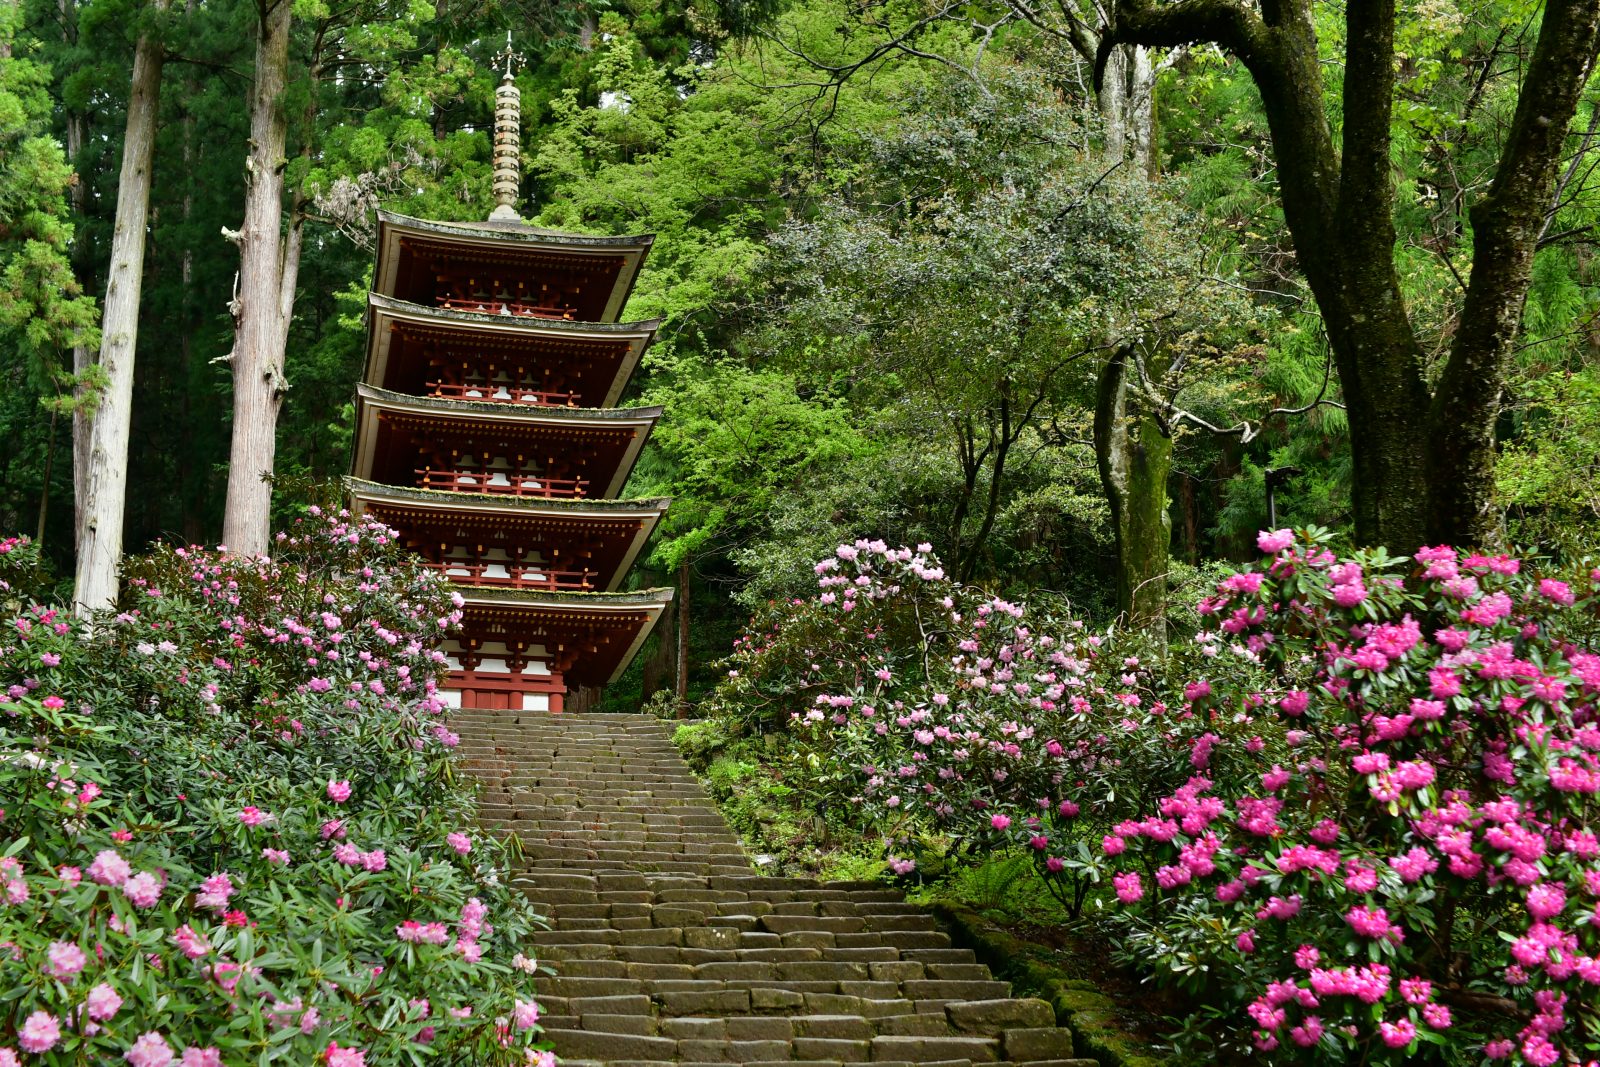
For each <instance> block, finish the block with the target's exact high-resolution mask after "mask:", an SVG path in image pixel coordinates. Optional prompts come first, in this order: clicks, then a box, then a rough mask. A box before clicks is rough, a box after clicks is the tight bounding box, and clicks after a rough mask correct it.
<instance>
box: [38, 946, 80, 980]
mask: <svg viewBox="0 0 1600 1067" xmlns="http://www.w3.org/2000/svg"><path fill="white" fill-rule="evenodd" d="M45 956H46V957H47V958H48V959H49V960H50V967H49V969H48V970H47V971H46V973H47V974H49V975H50V977H51V978H56V979H66V980H69V981H70V980H71V979H72V978H73V977H75V976H76V975H77V973H78V972H79V971H81V970H83V965H84V964H85V963H87V962H88V959H87V957H85V956H84V954H83V949H81V948H79V947H78V946H77V945H76V944H74V943H73V942H71V941H53V942H51V943H50V947H49V948H47V949H46V950H45Z"/></svg>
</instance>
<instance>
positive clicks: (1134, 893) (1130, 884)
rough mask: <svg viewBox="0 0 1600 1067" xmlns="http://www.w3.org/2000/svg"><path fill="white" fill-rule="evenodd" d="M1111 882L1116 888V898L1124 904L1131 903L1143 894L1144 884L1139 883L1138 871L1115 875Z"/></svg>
mask: <svg viewBox="0 0 1600 1067" xmlns="http://www.w3.org/2000/svg"><path fill="white" fill-rule="evenodd" d="M1111 884H1112V886H1114V887H1115V888H1116V891H1117V899H1118V900H1120V901H1122V902H1123V903H1124V904H1132V903H1133V902H1134V901H1136V900H1139V899H1140V898H1142V897H1143V896H1144V886H1143V885H1141V884H1140V880H1139V875H1138V872H1135V871H1130V872H1129V873H1127V874H1119V875H1116V876H1114V877H1113V878H1112V879H1111Z"/></svg>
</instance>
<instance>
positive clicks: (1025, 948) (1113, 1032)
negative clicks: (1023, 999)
mask: <svg viewBox="0 0 1600 1067" xmlns="http://www.w3.org/2000/svg"><path fill="white" fill-rule="evenodd" d="M932 910H933V913H934V915H935V916H936V917H937V918H938V920H939V922H940V923H941V924H943V925H944V926H945V927H946V929H947V930H948V932H949V933H950V936H951V939H952V940H953V941H954V942H955V943H956V944H958V945H960V946H962V947H963V948H970V949H972V951H973V952H974V953H975V954H976V955H977V957H978V960H979V962H981V963H986V964H988V965H989V969H990V970H991V971H993V972H994V974H995V976H996V977H997V978H1008V979H1011V980H1012V981H1014V982H1016V981H1020V982H1022V983H1023V984H1025V985H1028V986H1032V987H1034V988H1036V989H1038V990H1039V991H1040V995H1041V996H1042V997H1043V999H1045V1000H1047V1001H1049V1002H1050V1005H1051V1007H1053V1008H1054V1009H1055V1013H1056V1025H1058V1026H1064V1027H1067V1028H1068V1029H1070V1030H1071V1031H1072V1037H1073V1041H1074V1043H1075V1045H1076V1046H1077V1050H1078V1055H1080V1056H1084V1057H1087V1058H1090V1059H1093V1060H1095V1061H1097V1062H1098V1063H1099V1064H1100V1067H1170V1065H1171V1064H1173V1063H1174V1062H1175V1061H1173V1060H1171V1059H1170V1058H1169V1057H1167V1056H1164V1055H1161V1054H1159V1053H1156V1052H1154V1051H1151V1050H1150V1047H1149V1045H1147V1044H1146V1043H1145V1042H1144V1040H1143V1039H1141V1038H1139V1037H1136V1036H1134V1035H1133V1034H1130V1033H1128V1032H1127V1031H1126V1030H1124V1029H1123V1028H1122V1026H1121V1024H1120V1023H1119V1022H1118V1021H1117V1013H1116V1002H1115V1001H1113V1000H1112V999H1111V998H1110V997H1108V996H1105V995H1104V994H1102V993H1101V992H1100V991H1099V990H1098V988H1096V987H1095V985H1094V983H1092V982H1085V981H1081V980H1079V979H1073V978H1063V977H1062V976H1061V975H1060V974H1058V973H1057V972H1056V971H1054V970H1053V969H1051V968H1050V967H1049V966H1047V965H1046V964H1044V963H1041V962H1040V961H1039V960H1038V959H1036V958H1035V951H1036V950H1035V946H1033V945H1031V944H1030V943H1028V942H1026V941H1023V940H1021V939H1019V938H1016V937H1013V936H1011V934H1009V933H1007V932H1006V931H1005V930H1003V929H1001V928H1000V927H999V926H997V925H995V924H994V923H992V922H990V921H989V920H988V919H985V918H984V917H983V916H982V915H979V914H978V913H977V912H975V911H973V910H971V909H970V908H964V907H961V906H959V905H952V904H945V903H936V904H934V905H933V907H932Z"/></svg>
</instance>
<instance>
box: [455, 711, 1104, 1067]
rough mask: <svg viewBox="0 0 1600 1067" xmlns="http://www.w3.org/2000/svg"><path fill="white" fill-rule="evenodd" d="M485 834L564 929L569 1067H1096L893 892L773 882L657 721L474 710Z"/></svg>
mask: <svg viewBox="0 0 1600 1067" xmlns="http://www.w3.org/2000/svg"><path fill="white" fill-rule="evenodd" d="M452 726H453V728H454V729H456V730H457V731H458V732H459V733H460V735H461V747H462V750H463V752H464V755H465V757H466V764H465V765H466V768H467V769H468V770H469V771H470V772H471V773H472V774H474V775H476V776H477V777H478V778H479V779H481V781H482V783H483V794H482V800H481V805H482V806H481V815H482V819H483V821H484V823H485V825H486V826H489V827H492V828H496V829H499V830H502V831H505V830H510V831H515V832H516V834H517V836H518V837H519V838H520V840H521V842H522V848H523V853H524V857H525V858H524V863H523V868H522V870H521V872H520V873H518V874H517V875H516V876H515V878H514V882H515V884H516V885H517V886H518V887H520V888H521V889H522V890H523V891H524V892H525V893H526V894H527V895H528V896H529V897H530V898H531V899H532V900H533V902H534V903H535V905H536V906H537V907H538V908H539V909H540V910H541V911H542V912H543V914H545V915H546V916H548V917H549V919H550V924H551V927H552V928H551V929H550V930H548V931H546V932H543V933H540V934H537V935H535V937H534V942H535V944H536V946H537V951H538V955H539V958H540V959H541V961H542V962H544V963H545V964H547V965H548V966H550V967H551V968H553V969H554V971H555V974H554V976H541V977H539V978H538V979H537V983H538V991H539V994H540V998H539V999H540V1004H541V1006H542V1010H543V1019H542V1022H543V1024H544V1026H545V1028H546V1031H547V1035H548V1037H549V1039H550V1040H551V1041H552V1042H553V1044H554V1047H555V1051H556V1053H557V1055H558V1056H560V1058H561V1059H562V1061H563V1062H564V1063H566V1064H567V1065H568V1067H580V1065H588V1064H592V1065H599V1064H607V1065H611V1067H657V1065H666V1064H713V1063H715V1064H729V1063H739V1064H748V1065H753V1067H761V1065H766V1064H772V1065H776V1064H783V1065H786V1067H836V1065H842V1064H847V1063H869V1062H870V1063H874V1064H879V1065H881V1067H896V1065H907V1067H909V1065H911V1064H938V1065H941V1067H969V1065H971V1064H988V1063H1000V1064H1031V1065H1033V1067H1093V1064H1094V1061H1092V1060H1075V1059H1073V1058H1072V1055H1073V1050H1072V1035H1071V1033H1070V1032H1069V1031H1068V1030H1065V1029H1061V1028H1057V1027H1056V1026H1055V1017H1054V1013H1053V1012H1052V1010H1051V1008H1050V1006H1049V1005H1048V1004H1046V1003H1045V1002H1044V1001H1041V1000H1023V999H1013V998H1012V997H1011V987H1010V985H1009V984H1007V983H1005V982H1000V981H996V980H995V978H994V976H993V975H992V974H991V973H990V972H989V970H988V968H987V967H985V966H983V965H982V964H980V963H978V962H977V961H976V960H975V959H974V957H973V954H972V952H971V951H969V950H967V949H961V948H954V947H952V946H951V943H950V938H949V937H948V936H947V935H945V934H944V933H942V932H941V931H940V930H939V929H938V928H937V926H936V924H935V922H934V920H933V918H932V917H931V916H929V915H928V914H926V913H924V912H923V911H921V910H920V909H918V908H917V907H916V906H915V905H911V904H907V903H905V901H904V899H903V897H902V896H901V894H899V893H898V892H895V891H893V890H891V889H889V888H887V887H885V886H882V885H878V884H875V883H863V882H819V881H815V880H812V879H801V878H776V877H767V876H763V875H761V874H758V873H756V871H755V870H753V869H752V867H751V865H750V862H749V860H748V858H747V857H746V856H745V854H744V852H743V850H742V849H741V848H740V846H739V842H738V841H737V839H736V838H735V837H734V836H733V834H732V833H731V832H730V831H729V829H728V826H727V824H726V823H725V822H724V821H723V819H722V817H721V815H719V814H718V812H717V810H716V808H715V806H714V805H713V804H712V802H711V800H710V798H709V797H708V796H707V795H706V792H705V790H704V789H703V788H702V787H701V785H700V783H699V782H698V781H697V780H696V779H695V777H694V775H693V774H692V773H691V772H690V771H689V769H688V767H687V765H685V764H684V762H683V760H682V759H681V758H680V757H679V756H678V753H677V751H676V750H675V749H674V748H673V747H672V744H671V742H670V741H669V739H668V738H669V729H670V727H668V726H667V725H666V724H663V723H660V722H658V721H656V720H654V719H651V718H648V717H646V716H642V715H602V714H573V713H565V714H555V715H552V714H549V713H546V712H521V711H515V712H514V711H490V710H470V709H469V710H464V711H458V712H456V713H455V718H454V721H453V724H452Z"/></svg>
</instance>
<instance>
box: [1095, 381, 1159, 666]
mask: <svg viewBox="0 0 1600 1067" xmlns="http://www.w3.org/2000/svg"><path fill="white" fill-rule="evenodd" d="M1097 394H1098V395H1097V397H1096V403H1095V413H1094V444H1095V456H1096V459H1097V460H1098V462H1099V467H1100V484H1101V487H1102V488H1103V489H1104V491H1105V495H1106V502H1107V504H1109V505H1110V508H1111V527H1112V531H1113V532H1114V533H1115V535H1116V541H1117V612H1118V614H1120V615H1121V616H1122V618H1123V621H1124V625H1126V626H1127V627H1128V628H1129V629H1135V630H1142V631H1144V632H1146V633H1147V634H1148V635H1149V636H1150V637H1151V638H1152V639H1154V640H1155V641H1156V643H1157V644H1158V645H1159V646H1160V648H1161V649H1162V650H1163V651H1164V650H1165V648H1166V633H1167V568H1168V558H1169V552H1170V550H1171V546H1172V516H1171V514H1170V513H1169V511H1168V509H1167V475H1168V474H1169V473H1170V472H1171V469H1172V438H1170V437H1169V436H1167V435H1166V434H1165V433H1163V432H1162V429H1161V426H1160V425H1159V424H1158V423H1157V421H1156V420H1155V418H1154V417H1153V416H1150V415H1145V416H1144V417H1142V418H1141V417H1137V416H1135V417H1131V418H1130V416H1129V414H1128V353H1127V350H1126V349H1118V350H1117V351H1116V352H1115V353H1113V354H1112V356H1111V358H1110V359H1108V360H1107V361H1106V365H1105V367H1103V368H1102V369H1101V371H1100V381H1099V386H1098V389H1097Z"/></svg>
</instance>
